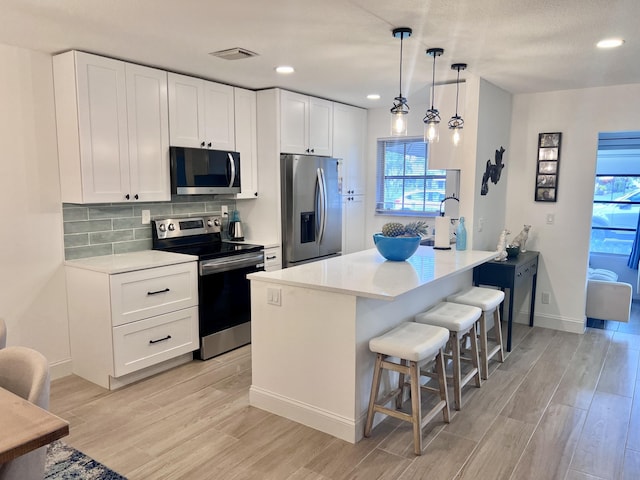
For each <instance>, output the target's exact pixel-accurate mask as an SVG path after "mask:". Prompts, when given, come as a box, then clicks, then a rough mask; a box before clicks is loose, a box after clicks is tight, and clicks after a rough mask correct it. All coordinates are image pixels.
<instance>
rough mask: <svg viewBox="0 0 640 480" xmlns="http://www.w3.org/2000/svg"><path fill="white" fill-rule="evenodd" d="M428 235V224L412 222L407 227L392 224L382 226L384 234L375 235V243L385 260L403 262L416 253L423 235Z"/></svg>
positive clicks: (396, 223)
mask: <svg viewBox="0 0 640 480" xmlns="http://www.w3.org/2000/svg"><path fill="white" fill-rule="evenodd" d="M426 233H427V224H426V222H421V221H419V222H411V223H407V224H406V225H403V224H401V223H398V222H390V223H385V224H384V225H383V226H382V233H375V234H374V235H373V242H374V243H375V245H376V248H377V249H378V252H380V255H382V256H383V257H384V258H386V259H387V260H391V261H394V262H402V261H404V260H406V259H407V258H409V257H410V256H411V255H413V254H414V253H416V250H418V247H419V246H420V240H421V239H422V235H425V234H426Z"/></svg>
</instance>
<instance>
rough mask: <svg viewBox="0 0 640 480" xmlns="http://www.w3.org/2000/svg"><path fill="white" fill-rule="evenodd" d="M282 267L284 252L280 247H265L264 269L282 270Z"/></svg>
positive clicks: (268, 270) (269, 270)
mask: <svg viewBox="0 0 640 480" xmlns="http://www.w3.org/2000/svg"><path fill="white" fill-rule="evenodd" d="M281 268H282V252H281V250H280V247H272V248H265V250H264V269H265V270H266V271H267V272H271V271H273V270H280V269H281Z"/></svg>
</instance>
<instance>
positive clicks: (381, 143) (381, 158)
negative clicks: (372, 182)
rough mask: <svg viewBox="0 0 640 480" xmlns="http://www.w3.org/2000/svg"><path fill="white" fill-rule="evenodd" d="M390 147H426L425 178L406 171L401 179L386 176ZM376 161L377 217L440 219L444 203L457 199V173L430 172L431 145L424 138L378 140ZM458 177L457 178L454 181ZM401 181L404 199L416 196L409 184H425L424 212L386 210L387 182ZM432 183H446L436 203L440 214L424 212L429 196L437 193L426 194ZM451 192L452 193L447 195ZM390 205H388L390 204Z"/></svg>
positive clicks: (394, 176)
mask: <svg viewBox="0 0 640 480" xmlns="http://www.w3.org/2000/svg"><path fill="white" fill-rule="evenodd" d="M388 144H396V145H397V144H413V145H415V144H422V145H424V174H422V175H409V174H407V172H406V170H405V171H403V172H402V174H400V175H385V174H384V172H385V164H386V163H385V162H386V158H385V157H386V151H387V149H386V146H387V145H388ZM376 145H377V161H376V168H377V169H376V203H375V213H376V215H390V216H403V217H406V216H415V217H427V218H429V217H437V216H439V215H440V209H441V208H442V203H441V202H442V200H444V198H445V197H447V196H449V195H452V194H453V195H456V196H457V195H458V190H459V175H457V172H455V173H456V174H455V175H454V171H451V170H442V169H437V170H429V168H428V167H429V145H428V144H427V143H425V142H424V139H423V138H422V137H401V138H398V137H391V138H378V140H377V143H376ZM406 150H407V148H406V146H405V152H404V156H405V161H406V153H407V152H406ZM454 177H455V178H454ZM390 179H391V180H400V181H402V197H401V198H403V199H404V198H405V197H406V196H408V195H410V194H413V193H414V192H415V191H418V190H416V189H411V188H407V185H406V182H407V181H416V180H418V181H420V180H422V182H423V189H422V191H423V192H425V198H424V200H423V204H422V208H423V209H422V210H415V209H407V208H400V209H389V208H384V205H385V198H384V197H385V181H386V180H390ZM433 181H444V188H443V190H442V194H441V196H442V198H441V199H440V200H437V202H440V205H439V208H438V209H437V210H424V208H425V205H426V203H427V202H431V200H428V198H427V192H433V191H434V190H427V188H426V185H427V183H428V182H433ZM447 192H450V193H447ZM387 203H388V202H387ZM404 206H405V204H404V202H402V204H401V207H404Z"/></svg>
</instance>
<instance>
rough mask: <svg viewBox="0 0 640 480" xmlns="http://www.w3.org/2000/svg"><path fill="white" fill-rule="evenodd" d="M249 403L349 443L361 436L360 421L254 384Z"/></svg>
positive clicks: (361, 426)
mask: <svg viewBox="0 0 640 480" xmlns="http://www.w3.org/2000/svg"><path fill="white" fill-rule="evenodd" d="M249 404H250V405H251V406H253V407H256V408H260V409H262V410H266V411H267V412H271V413H275V414H276V415H279V416H281V417H285V418H288V419H289V420H293V421H294V422H298V423H301V424H303V425H306V426H308V427H311V428H313V429H315V430H320V431H321V432H324V433H328V434H329V435H333V436H334V437H337V438H339V439H341V440H344V441H346V442H349V443H356V442H357V441H358V440H360V439H361V438H362V433H363V430H362V429H363V428H364V427H363V425H362V422H361V421H359V422H354V421H353V420H351V419H349V418H345V417H342V416H339V415H336V414H335V413H332V412H328V411H326V410H322V409H319V408H317V407H314V406H312V405H308V404H306V403H302V402H298V401H297V400H293V399H291V398H287V397H283V396H282V395H278V394H276V393H273V392H269V391H267V390H264V389H262V388H260V387H256V386H255V385H252V386H251V388H250V389H249Z"/></svg>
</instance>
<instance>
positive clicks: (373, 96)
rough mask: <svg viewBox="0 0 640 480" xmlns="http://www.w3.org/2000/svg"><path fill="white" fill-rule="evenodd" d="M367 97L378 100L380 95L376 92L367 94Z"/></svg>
mask: <svg viewBox="0 0 640 480" xmlns="http://www.w3.org/2000/svg"><path fill="white" fill-rule="evenodd" d="M367 98H368V99H369V100H380V95H378V94H377V93H371V94H369V95H367Z"/></svg>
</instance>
